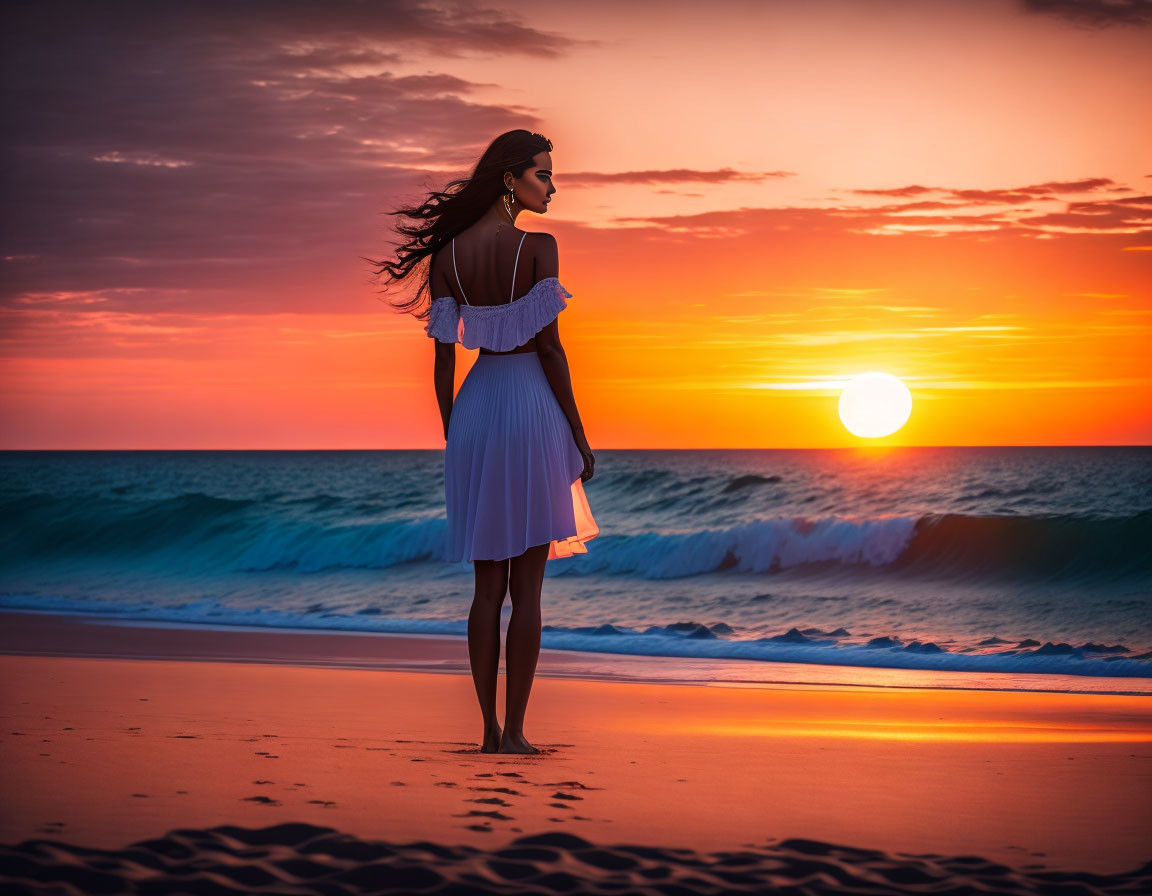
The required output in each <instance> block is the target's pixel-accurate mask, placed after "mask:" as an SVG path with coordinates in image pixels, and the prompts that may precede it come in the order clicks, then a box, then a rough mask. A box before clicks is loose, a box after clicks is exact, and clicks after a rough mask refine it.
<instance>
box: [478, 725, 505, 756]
mask: <svg viewBox="0 0 1152 896" xmlns="http://www.w3.org/2000/svg"><path fill="white" fill-rule="evenodd" d="M480 752H481V753H499V752H500V725H499V724H498V723H496V722H493V723H492V724H491V725H486V726H485V728H484V742H483V744H482V745H481V747H480Z"/></svg>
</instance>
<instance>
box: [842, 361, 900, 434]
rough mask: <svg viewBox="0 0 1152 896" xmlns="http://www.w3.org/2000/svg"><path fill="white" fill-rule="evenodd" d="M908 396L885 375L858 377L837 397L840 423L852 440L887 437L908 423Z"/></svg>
mask: <svg viewBox="0 0 1152 896" xmlns="http://www.w3.org/2000/svg"><path fill="white" fill-rule="evenodd" d="M911 413H912V393H911V392H909V391H908V387H907V386H905V385H904V384H903V383H902V382H900V380H898V379H896V377H894V376H892V375H891V374H889V373H880V372H879V371H875V372H872V373H861V374H857V375H856V376H854V377H852V379H850V380H849V381H848V385H847V386H845V387H844V391H843V392H841V393H840V422H842V423H843V424H844V427H845V428H846V429H847V430H848V431H849V432H850V433H852V435H854V436H860V437H861V438H865V439H877V438H880V436H889V435H892V433H894V432H896V430H898V429H899V428H900V427H901V426H903V425H904V424H905V423H907V422H908V417H909V416H910V415H911Z"/></svg>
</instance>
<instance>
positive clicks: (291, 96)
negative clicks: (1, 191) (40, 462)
mask: <svg viewBox="0 0 1152 896" xmlns="http://www.w3.org/2000/svg"><path fill="white" fill-rule="evenodd" d="M619 6H623V8H622V9H621V8H618V5H612V4H593V3H582V4H539V3H533V4H528V3H521V4H501V5H498V6H491V5H483V6H480V5H473V4H468V5H456V4H451V5H449V4H436V5H424V6H421V7H415V6H413V5H411V4H402V3H381V4H378V5H377V6H376V7H375V8H369V9H368V10H365V9H363V8H361V7H358V6H355V5H345V4H343V3H332V4H331V5H330V6H326V18H325V20H324V21H323V22H317V21H314V20H312V19H311V18H310V17H309V16H308V15H307V14H305V12H303V11H295V12H291V13H290V14H287V15H284V16H279V15H278V16H276V21H275V22H273V21H271V19H272V17H271V16H269V15H268V14H267V13H265V14H264V15H263V16H260V15H258V14H257V13H256V12H254V11H253V10H252V9H248V10H237V11H234V12H228V13H220V12H216V13H211V14H210V13H207V12H195V11H192V12H190V11H182V12H179V13H176V12H173V11H166V12H157V13H156V18H155V20H151V21H149V20H145V21H141V22H137V23H133V24H132V25H127V26H126V25H124V24H123V23H116V24H115V26H114V27H113V26H112V25H108V24H107V23H102V22H101V21H100V20H99V19H98V18H97V19H85V16H86V15H95V14H94V13H91V12H86V11H85V7H84V6H82V5H77V7H76V9H77V15H76V16H75V17H74V18H73V19H72V20H71V21H72V25H71V26H70V27H67V28H65V29H64V30H63V31H59V32H58V31H57V29H48V28H42V27H40V26H41V25H42V24H43V23H42V22H39V21H38V20H37V19H36V16H37V13H36V12H35V11H27V12H25V13H23V14H22V15H23V16H24V18H23V19H22V20H19V21H17V22H16V23H15V27H10V28H9V29H8V30H9V31H11V32H12V33H14V34H15V35H16V40H15V41H14V42H13V43H12V44H11V45H9V46H6V47H5V50H6V54H5V55H6V56H7V57H8V61H7V62H6V63H5V65H6V66H7V69H8V70H7V72H6V82H8V83H11V84H13V89H12V90H11V91H10V96H11V99H12V105H13V108H14V110H15V111H14V113H13V115H12V116H11V117H13V118H14V120H15V124H16V128H15V129H14V130H15V133H16V134H17V135H18V136H17V137H8V138H5V139H6V144H5V145H6V150H5V151H6V154H7V158H9V160H10V162H9V164H8V169H9V171H13V170H16V171H18V172H19V173H20V174H21V175H22V177H21V180H20V183H19V184H17V185H15V186H13V187H12V188H11V193H12V202H11V203H10V204H9V208H8V211H7V212H6V214H5V223H6V224H7V227H6V228H5V241H4V242H5V252H4V258H3V268H2V270H3V274H4V276H3V278H0V290H2V292H0V298H2V306H0V310H2V313H3V330H2V332H0V340H2V343H3V344H2V357H0V390H2V391H0V413H2V414H3V418H4V420H5V421H6V425H5V427H4V429H3V435H2V439H0V447H4V448H441V447H443V437H442V430H441V424H440V419H439V412H438V409H437V407H436V401H435V394H434V391H433V386H432V354H433V352H432V343H431V341H430V340H428V338H427V337H426V336H425V335H424V333H423V329H422V327H423V325H422V324H421V323H420V322H418V321H416V320H414V319H413V318H411V317H410V316H407V315H398V314H395V313H394V312H392V311H391V310H390V309H389V307H388V306H387V305H386V304H382V303H381V301H379V298H378V296H377V294H376V292H375V290H376V289H377V287H376V286H375V285H374V284H373V283H372V282H371V279H370V278H371V271H370V269H369V266H368V264H367V263H366V262H364V261H363V260H362V259H361V258H360V256H367V257H372V258H381V257H385V256H386V255H387V254H388V251H389V247H390V246H391V245H393V244H394V242H395V240H394V238H392V237H390V236H389V235H388V233H387V232H386V230H385V228H386V227H387V226H388V224H389V223H390V222H391V221H392V220H393V219H391V218H389V217H388V216H387V215H386V214H384V212H385V211H386V210H388V209H390V208H393V207H395V206H396V205H398V204H400V203H401V202H408V201H411V200H416V199H419V198H420V195H421V190H422V188H424V187H430V186H436V187H442V186H443V185H444V184H445V183H447V181H448V180H451V179H452V178H455V177H458V176H461V175H463V174H465V173H466V172H467V170H468V168H469V167H470V165H471V163H472V162H474V160H475V158H476V157H477V156H478V155H479V153H480V152H481V151H482V150H483V148H484V146H485V145H486V144H487V142H488V141H489V140H490V139H491V138H492V137H494V136H495V135H496V134H498V133H500V132H501V131H504V130H507V129H509V128H513V127H526V128H530V129H532V130H536V131H540V132H542V133H544V134H546V135H547V136H548V137H549V138H551V140H552V141H553V143H554V145H555V149H554V151H553V153H552V157H553V168H554V170H555V178H554V180H555V184H556V187H557V193H556V195H555V197H554V199H553V202H552V205H551V208H550V210H549V212H548V213H547V215H546V216H533V215H532V214H531V213H524V214H522V215H521V216H520V218H519V219H518V224H519V225H520V226H522V227H523V228H524V229H528V230H547V231H550V232H552V233H553V234H555V235H556V237H557V239H558V241H559V244H560V252H561V261H560V265H561V271H560V275H561V280H562V281H563V283H564V284H565V286H566V287H567V288H568V289H569V290H570V291H571V292H572V294H573V297H572V298H571V299H570V300H569V307H568V309H567V310H566V311H565V312H564V313H563V314H562V315H561V319H560V331H561V335H562V338H563V340H564V344H565V346H566V348H567V352H568V358H569V362H570V364H571V367H572V373H573V383H574V389H575V393H576V398H577V402H578V404H579V406H580V411H581V416H582V418H583V422H584V426H585V430H586V432H587V434H588V437H589V441H590V442H591V443H592V446H593V448H594V449H596V448H642V447H653V448H677V447H683V448H696V447H740V448H755V447H832V446H841V445H859V444H875V443H876V441H877V440H864V439H859V438H857V437H855V436H853V435H851V434H850V433H848V432H847V430H845V429H844V427H843V426H842V425H841V424H840V423H839V421H838V419H837V415H836V406H837V396H838V384H839V383H841V382H843V380H844V379H846V378H847V377H849V376H851V375H853V374H855V373H860V372H864V371H869V370H882V371H886V372H888V373H891V374H893V375H895V376H898V377H900V378H901V379H903V380H904V381H905V382H906V383H907V384H908V386H909V388H910V389H911V390H912V396H913V402H914V404H913V411H912V416H911V419H910V420H909V422H908V424H907V425H906V426H905V427H904V428H903V429H902V430H900V432H899V433H897V434H896V435H894V436H891V437H889V438H887V439H883V440H879V441H880V443H882V444H905V445H979V444H1007V445H1042V444H1149V443H1152V370H1150V368H1149V365H1148V363H1147V360H1146V357H1147V353H1148V346H1149V345H1150V344H1152V343H1150V341H1149V335H1150V331H1152V195H1149V194H1150V193H1152V152H1150V151H1149V150H1152V117H1150V116H1148V115H1147V98H1148V96H1149V95H1152V94H1150V88H1152V61H1150V60H1152V54H1149V53H1147V52H1146V50H1147V48H1148V46H1149V42H1150V39H1152V21H1149V20H1148V19H1147V17H1145V18H1141V17H1140V15H1139V14H1137V13H1124V12H1123V11H1122V10H1118V9H1117V8H1116V7H1110V6H1109V4H1106V3H1103V2H1101V3H1092V2H1086V3H1082V4H1073V5H1071V6H1069V7H1068V9H1067V11H1066V12H1065V13H1064V14H1053V13H1047V12H1043V11H1037V9H1038V8H1039V7H1040V6H1041V4H1039V3H1028V2H1010V0H1004V2H987V0H981V2H971V3H944V2H939V3H936V2H882V0H877V2H870V3H867V4H862V3H855V2H823V0H820V2H803V3H801V2H769V3H731V2H718V3H712V4H706V5H701V4H695V3H682V4H666V3H661V4H648V3H636V4H623V5H619ZM1034 7H1036V8H1037V9H1034ZM80 72H83V73H84V77H82V78H81V77H78V73H80ZM457 352H458V354H457V382H459V381H460V380H461V379H462V378H463V377H464V375H465V374H466V373H467V370H468V368H469V366H470V365H471V363H472V360H473V359H474V357H475V352H468V351H466V350H464V349H462V348H458V349H457Z"/></svg>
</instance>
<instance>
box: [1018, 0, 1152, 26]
mask: <svg viewBox="0 0 1152 896" xmlns="http://www.w3.org/2000/svg"><path fill="white" fill-rule="evenodd" d="M1021 6H1022V8H1023V9H1024V10H1025V11H1026V12H1030V13H1037V14H1042V15H1051V16H1056V17H1058V18H1061V19H1065V20H1066V21H1069V22H1072V23H1073V24H1075V25H1080V26H1083V27H1085V28H1108V27H1111V26H1113V25H1133V26H1137V27H1140V26H1146V25H1152V0H1021Z"/></svg>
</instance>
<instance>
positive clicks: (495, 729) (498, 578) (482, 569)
mask: <svg viewBox="0 0 1152 896" xmlns="http://www.w3.org/2000/svg"><path fill="white" fill-rule="evenodd" d="M473 565H474V566H475V567H476V594H475V596H474V597H473V598H472V609H471V610H470V611H469V612H468V661H469V663H470V664H471V666H472V680H473V681H474V682H475V683H476V696H477V697H478V698H479V700H480V712H481V714H482V715H483V717H484V737H483V741H482V744H481V747H480V750H481V752H483V753H495V752H497V751H498V750H499V748H500V723H499V722H498V721H496V679H497V677H498V675H499V673H500V610H501V608H502V607H503V606H504V595H505V594H507V592H508V561H507V560H476V561H474V562H473Z"/></svg>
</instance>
